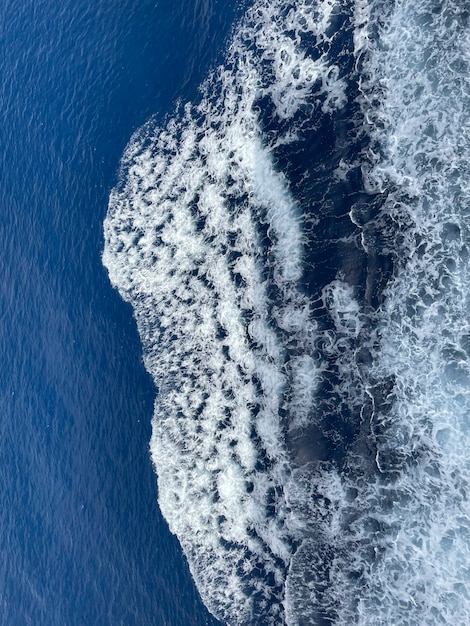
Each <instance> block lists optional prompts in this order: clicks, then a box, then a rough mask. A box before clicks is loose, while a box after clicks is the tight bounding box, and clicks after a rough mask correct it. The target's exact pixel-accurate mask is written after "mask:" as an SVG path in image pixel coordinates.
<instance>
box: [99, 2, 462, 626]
mask: <svg viewBox="0 0 470 626" xmlns="http://www.w3.org/2000/svg"><path fill="white" fill-rule="evenodd" d="M463 4H465V3H462V2H461V1H460V2H457V1H456V0H455V1H454V0H443V1H441V2H435V1H434V0H414V1H411V0H396V2H394V3H390V2H384V1H383V0H370V1H368V0H356V2H350V3H348V2H346V1H341V0H337V1H336V0H323V1H322V0H299V1H297V2H295V3H290V2H287V1H284V0H258V1H255V2H254V4H253V6H252V8H251V9H250V10H249V11H248V12H247V14H246V16H245V18H244V19H243V21H242V23H241V24H240V25H239V26H238V28H237V29H236V31H235V34H234V37H233V40H232V42H231V44H230V47H229V50H228V53H227V59H226V63H225V65H224V66H222V67H220V68H218V69H217V70H216V71H214V72H213V73H212V74H211V76H210V77H209V78H208V80H207V81H206V83H205V84H204V85H203V87H202V94H201V99H200V101H199V102H198V103H196V104H187V105H186V106H181V107H180V108H179V109H178V110H177V111H176V113H175V114H174V115H173V117H171V118H170V119H169V120H168V122H167V123H166V125H165V126H164V127H162V128H156V127H155V125H154V124H153V123H149V124H148V125H147V126H145V127H144V128H143V129H141V130H140V131H138V132H137V133H136V134H135V136H134V137H133V138H132V140H131V142H130V144H129V146H128V148H127V150H126V152H125V154H124V157H123V161H122V172H121V181H120V184H119V185H118V187H117V188H116V189H115V190H114V191H113V192H112V194H111V198H110V204H109V211H108V215H107V217H106V220H105V227H104V230H105V250H104V254H103V262H104V264H105V265H106V267H107V269H108V271H109V276H110V279H111V281H112V283H113V284H114V285H115V286H116V287H117V288H118V289H119V292H120V293H121V295H122V297H123V298H124V299H126V300H128V301H129V302H130V303H131V304H132V306H133V309H134V314H135V317H136V320H137V324H138V329H139V333H140V336H141V339H142V343H143V349H144V361H145V366H146V368H147V369H148V371H149V372H150V373H151V375H152V376H153V378H154V380H155V384H156V386H157V389H158V396H157V399H156V402H155V413H154V418H153V434H152V441H151V453H152V458H153V461H154V464H155V468H156V472H157V476H158V489H159V504H160V507H161V510H162V512H163V514H164V516H165V518H166V519H167V521H168V524H169V526H170V529H171V531H172V532H173V533H175V534H176V535H177V536H178V539H179V541H180V543H181V545H182V547H183V550H184V552H185V554H186V557H187V559H188V562H189V566H190V569H191V572H192V575H193V577H194V579H195V581H196V584H197V587H198V589H199V591H200V593H201V596H202V598H203V600H204V602H205V604H206V605H207V606H208V608H209V609H210V611H211V612H212V613H213V614H214V615H216V616H217V617H218V618H220V619H221V620H223V621H224V622H225V623H227V624H230V625H240V626H241V625H248V624H251V625H253V626H264V625H276V626H279V625H282V624H288V625H289V626H305V625H315V624H319V625H321V626H323V625H324V624H336V625H338V626H348V625H350V624H362V625H371V626H372V625H374V626H390V625H397V626H398V625H400V626H412V625H413V626H422V625H424V624H426V626H428V625H429V626H433V625H437V624H452V625H457V626H464V625H466V624H469V623H470V589H469V584H470V547H469V546H470V510H469V508H470V507H469V500H468V498H469V495H468V494H469V489H470V457H469V454H468V450H469V449H470V428H469V426H470V422H469V414H470V360H469V359H470V324H469V321H468V315H469V305H470V302H469V284H470V282H469V280H470V266H469V263H470V255H469V250H468V241H469V234H470V233H469V222H468V220H469V214H470V213H469V207H470V203H469V199H470V198H469V196H470V186H469V184H468V180H470V178H469V174H470V172H469V163H470V154H469V152H470V150H469V129H470V124H469V119H468V116H469V111H470V107H469V101H468V99H469V94H470V89H469V67H468V63H469V61H470V59H469V50H470V41H469V32H470V31H469V28H468V26H469V24H468V23H467V21H468V20H469V10H468V7H467V11H465V10H464V9H463V8H462V6H463ZM349 5H350V6H349ZM345 7H346V8H347V10H348V11H349V17H350V25H352V27H353V28H354V36H353V38H352V42H353V46H354V50H353V51H352V50H350V49H348V50H347V51H346V52H344V51H343V53H344V54H354V55H355V64H354V70H351V71H352V72H353V75H354V76H356V80H357V83H358V89H357V101H358V104H359V107H360V111H361V116H362V120H363V123H362V132H363V133H364V134H365V135H367V136H368V138H369V141H368V145H367V148H366V149H365V150H364V152H363V153H362V154H360V155H358V154H356V155H354V158H355V159H356V162H357V161H360V163H361V167H362V172H363V179H364V185H365V189H366V191H367V192H368V193H369V194H371V196H374V195H375V194H382V196H383V203H382V207H381V212H380V214H379V215H378V217H377V218H375V219H376V221H377V230H378V231H380V228H381V224H382V221H383V222H384V223H385V220H389V221H391V222H393V223H394V224H396V225H397V228H396V232H395V234H394V235H393V236H392V235H389V236H388V238H387V239H386V242H387V243H386V245H387V246H389V247H390V253H391V254H393V255H394V263H395V265H394V270H393V275H392V277H391V279H390V281H389V282H388V285H387V286H386V288H385V290H384V294H383V298H382V300H381V304H380V306H379V307H378V308H377V309H376V310H374V311H371V310H370V307H369V308H368V309H366V307H365V306H364V305H362V304H361V302H360V301H359V299H358V297H357V294H356V290H355V288H354V286H351V285H349V284H348V283H347V282H346V281H345V279H344V277H343V275H342V274H341V273H338V276H337V278H336V279H335V280H333V281H331V282H329V284H327V285H325V286H324V288H323V290H322V291H321V296H320V300H321V302H322V306H323V308H324V310H325V311H327V312H328V315H329V316H330V319H331V329H329V330H324V329H323V330H320V329H319V328H318V327H317V325H316V323H315V321H314V318H313V313H312V310H311V309H312V303H311V302H309V298H308V296H307V295H306V294H305V293H303V292H302V289H301V287H300V285H301V281H302V277H303V272H304V266H305V256H306V255H307V253H308V251H307V250H304V241H305V236H304V232H303V215H304V211H307V210H310V211H311V210H312V208H311V207H303V206H300V204H299V203H298V202H296V201H295V200H294V197H293V193H292V192H291V190H290V188H289V184H288V181H287V178H286V177H285V176H284V175H283V174H282V173H281V172H280V171H279V170H278V164H277V163H276V162H275V160H274V158H273V152H274V148H275V146H279V145H281V144H287V143H289V142H293V141H295V140H296V138H297V137H298V135H299V134H301V132H302V123H299V124H297V121H296V120H297V119H298V118H299V116H301V115H304V118H303V119H305V116H308V115H310V116H314V115H319V116H321V115H324V116H334V115H336V114H337V113H338V112H339V111H341V109H342V108H343V107H344V106H345V105H346V103H347V98H346V85H345V83H344V82H343V79H341V78H340V71H339V69H338V67H337V65H336V63H335V61H334V59H333V58H332V55H331V54H330V51H329V47H328V46H327V45H322V44H325V43H328V42H329V40H330V39H331V38H333V36H334V29H335V28H336V21H335V19H336V17H337V15H338V14H339V13H340V11H341V10H346V9H345ZM307 40H308V42H309V44H308V45H307V43H306V42H307ZM312 41H314V42H315V44H314V45H315V46H316V47H315V50H316V51H317V54H312V53H311V49H312V45H313V44H312V43H311V42H312ZM309 46H310V48H309ZM308 50H310V52H309V51H308ZM355 73H357V74H355ZM263 108H269V110H270V111H272V113H271V116H272V119H273V126H274V127H277V128H278V129H279V132H277V133H272V132H270V133H265V132H264V131H263V120H262V111H261V109H263ZM306 112H307V113H306ZM286 128H287V129H288V130H286ZM352 169H353V165H352V164H351V163H347V162H346V161H341V163H339V165H338V168H337V169H336V170H335V172H332V179H333V178H335V179H336V180H346V179H347V178H348V176H349V172H350V171H351V170H352ZM351 219H352V220H353V222H354V224H356V221H355V218H354V215H351ZM314 222H315V221H314V220H312V216H310V218H309V224H310V227H312V224H314ZM357 226H358V227H359V228H360V227H361V226H360V222H359V221H358V222H357ZM363 245H364V248H365V249H366V250H367V246H366V243H365V239H363ZM319 344H321V346H322V348H321V349H319V347H318V346H319ZM364 346H365V347H366V348H367V350H368V354H370V360H367V359H363V360H360V359H359V358H358V352H359V349H360V348H361V347H364ZM320 354H321V356H319V355H320ZM323 357H325V361H324V360H323ZM333 360H334V365H335V368H336V369H335V372H336V374H335V375H336V379H337V380H338V381H339V382H337V383H336V386H335V393H336V395H335V400H334V402H337V403H338V407H337V410H338V412H339V411H340V410H341V409H340V406H343V404H344V405H347V406H348V407H349V408H350V412H351V413H352V414H353V416H355V418H356V419H357V422H358V423H360V424H361V428H360V429H358V432H359V435H358V439H360V438H361V437H362V439H363V440H364V441H366V443H365V444H364V442H363V444H364V445H362V444H361V445H357V446H355V445H351V446H350V449H349V450H348V451H346V453H345V455H344V460H343V461H342V463H341V464H339V463H338V464H337V465H335V464H334V463H333V462H332V461H321V460H313V461H311V462H310V463H308V464H305V465H304V466H302V467H298V466H296V465H295V463H294V462H293V461H292V459H291V457H290V454H289V449H288V445H287V441H288V439H289V437H290V436H293V435H292V433H294V434H295V436H297V434H298V433H299V432H300V433H302V432H303V430H304V429H305V431H306V432H307V431H308V432H312V431H309V430H308V429H309V427H311V426H312V424H316V420H319V419H320V418H319V417H318V416H317V415H316V411H317V406H316V405H317V396H318V394H319V391H318V390H319V389H320V388H321V385H322V383H323V382H324V381H325V380H326V379H327V377H328V375H329V374H331V372H330V373H328V372H327V369H328V365H326V364H325V363H326V361H328V362H329V363H331V362H332V361H333ZM328 380H330V381H331V380H332V378H331V377H330V379H328ZM339 403H341V404H339ZM339 418H340V416H338V421H339ZM361 446H362V447H361ZM366 447H367V450H368V451H369V452H371V453H372V456H371V458H370V459H366V458H365V457H366V456H367V455H366V453H365V450H366ZM319 458H320V457H319Z"/></svg>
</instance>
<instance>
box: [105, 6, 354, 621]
mask: <svg viewBox="0 0 470 626" xmlns="http://www.w3.org/2000/svg"><path fill="white" fill-rule="evenodd" d="M333 6H334V3H332V2H324V3H323V4H319V5H318V6H315V7H313V6H312V5H311V3H308V2H306V3H301V4H299V6H298V7H296V8H295V9H294V8H293V7H290V6H289V5H288V4H287V3H284V2H274V3H273V2H270V3H267V2H258V3H256V4H255V6H254V7H253V8H252V9H251V10H250V11H249V12H248V14H247V16H246V17H245V19H244V21H243V23H242V25H241V26H240V28H239V30H238V32H237V35H236V37H235V39H234V40H233V42H232V45H231V48H230V53H229V57H228V59H227V64H226V66H225V67H221V68H219V69H218V70H217V71H215V72H214V74H213V76H212V77H211V78H210V79H209V80H208V81H207V83H206V84H205V85H204V88H203V95H202V98H201V101H200V102H199V103H198V104H197V105H189V104H188V105H187V106H185V107H184V108H183V110H182V111H181V112H180V113H179V114H177V115H176V116H175V117H173V118H172V119H171V120H170V121H169V122H168V124H167V125H166V127H165V128H162V129H155V128H153V127H151V126H148V127H146V128H144V129H143V130H142V131H140V132H138V133H137V134H136V136H135V137H134V138H133V139H132V141H131V143H130V145H129V147H128V149H127V151H126V154H125V156H124V159H123V165H122V168H123V178H122V184H121V185H120V186H119V187H118V188H117V189H116V190H115V191H114V192H113V193H112V195H111V200H110V207H109V212H108V216H107V219H106V222H105V238H106V247H105V252H104V255H103V261H104V263H105V265H106V266H107V268H108V270H109V274H110V278H111V280H112V282H113V284H114V285H116V286H117V287H118V289H119V290H120V292H121V294H122V295H123V297H124V298H126V299H128V300H129V301H130V302H131V303H132V305H133V307H134V311H135V316H136V319H137V323H138V326H139V331H140V334H141V336H142V341H143V344H144V356H145V364H146V367H147V368H148V370H149V371H150V372H151V374H152V375H153V377H154V379H155V382H156V384H157V387H158V390H159V394H158V398H157V401H156V404H155V417H154V421H153V436H152V442H151V450H152V457H153V460H154V463H155V466H156V470H157V475H158V484H159V503H160V507H161V509H162V511H163V514H164V515H165V517H166V519H167V520H168V523H169V525H170V528H171V530H172V531H173V532H174V533H175V534H176V535H177V536H178V538H179V539H180V542H181V544H182V546H183V549H184V551H185V553H186V555H187V557H188V560H189V564H190V567H191V571H192V573H193V575H194V578H195V580H196V583H197V585H198V588H199V590H200V592H201V595H202V597H203V599H204V601H205V602H206V604H207V606H208V607H209V608H210V609H211V610H212V611H213V612H214V614H216V615H217V616H219V617H220V618H222V619H223V620H225V621H227V622H228V623H233V624H241V623H253V621H255V622H257V623H266V624H268V623H269V624H271V623H272V624H279V623H282V621H283V620H284V618H283V599H284V580H285V575H286V571H287V568H288V565H289V561H290V557H291V554H292V552H293V550H294V544H293V533H292V531H291V530H290V529H289V524H288V523H287V522H286V520H287V513H288V511H287V507H286V503H285V496H284V484H285V482H286V479H287V477H288V475H289V473H290V465H289V459H288V454H287V451H286V445H285V427H286V425H285V423H284V418H283V414H285V412H286V411H289V408H290V410H291V411H296V412H297V413H298V415H297V420H298V422H299V424H301V423H302V422H303V421H305V419H306V418H305V417H302V413H303V412H305V411H308V406H311V405H312V402H313V391H314V380H315V371H316V365H315V361H314V359H313V356H312V354H311V352H312V350H313V344H314V336H315V324H314V322H313V321H312V319H311V315H310V312H309V303H308V301H307V299H306V298H305V296H303V295H302V294H301V292H300V291H299V289H298V282H299V280H300V279H301V277H302V273H303V269H302V255H303V252H302V245H303V244H302V242H303V236H302V231H301V227H300V221H301V211H300V208H299V207H298V206H297V204H296V202H295V201H294V200H293V198H292V196H291V194H290V192H289V187H288V184H287V182H286V180H285V179H284V177H283V176H282V174H280V173H279V172H278V171H276V169H275V167H274V164H273V159H272V156H271V150H272V147H271V146H270V144H269V142H266V140H265V137H264V136H263V133H262V130H261V127H260V121H259V119H258V113H257V110H258V106H257V103H258V102H259V101H260V100H262V99H263V98H268V99H269V100H270V101H271V102H272V104H273V106H274V109H273V112H274V115H276V116H277V117H278V118H279V120H286V119H289V118H292V117H293V116H295V115H296V114H297V113H298V111H299V110H300V109H301V108H302V107H305V106H307V105H309V106H312V104H313V106H318V107H321V108H322V109H323V110H332V109H334V107H336V106H339V105H341V103H342V102H343V101H344V94H343V90H342V84H341V81H340V80H339V79H338V76H337V72H335V68H334V67H333V66H332V65H331V63H327V62H326V57H325V55H323V56H320V57H319V58H318V59H317V60H314V59H312V58H311V57H310V55H309V54H308V48H307V43H306V38H310V39H311V38H312V37H322V38H324V33H325V31H326V30H327V26H328V24H329V20H330V18H331V13H332V8H333ZM308 45H310V46H311V45H312V43H311V42H310V43H309V44H308ZM316 99H318V100H319V102H318V103H316V102H315V100H316ZM279 139H280V138H279V137H276V138H275V141H276V142H278V141H279ZM283 141H289V138H288V137H287V136H286V137H284V139H283ZM310 377H312V380H309V382H308V384H309V389H310V391H309V392H308V393H307V394H306V393H305V390H304V384H303V381H305V380H306V379H307V378H310ZM287 386H288V387H289V389H293V390H294V391H293V392H292V393H291V392H290V391H289V392H288V389H287ZM307 396H308V398H307ZM307 405H308V406H307Z"/></svg>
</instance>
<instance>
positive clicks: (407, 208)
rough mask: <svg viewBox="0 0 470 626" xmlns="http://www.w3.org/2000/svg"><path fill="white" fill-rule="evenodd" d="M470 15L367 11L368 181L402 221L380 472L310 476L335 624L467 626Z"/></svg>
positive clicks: (376, 425)
mask: <svg viewBox="0 0 470 626" xmlns="http://www.w3.org/2000/svg"><path fill="white" fill-rule="evenodd" d="M464 5H466V8H465V7H464ZM469 8H470V7H469V5H468V4H467V3H462V2H460V1H458V2H454V1H452V0H448V1H444V2H432V1H430V0H413V1H408V0H398V1H397V2H394V3H388V2H387V3H384V2H380V1H378V2H363V1H362V0H361V1H360V2H358V3H357V5H356V13H355V17H356V33H355V46H356V55H357V58H358V65H359V66H360V71H361V74H362V84H361V89H362V95H361V107H362V111H363V114H364V120H365V123H366V129H367V132H368V133H369V134H370V137H371V147H370V148H369V150H368V152H367V154H365V155H364V160H363V172H364V177H365V183H366V185H367V189H368V190H369V191H370V193H381V194H384V195H385V194H386V200H385V201H384V204H383V207H382V218H383V219H384V220H385V218H387V219H388V220H390V219H391V220H392V221H394V222H395V223H396V224H397V225H398V228H397V235H396V237H395V239H394V240H393V241H390V242H389V244H388V245H389V246H390V248H391V249H392V251H393V252H394V253H395V257H396V258H395V270H394V274H393V278H392V280H391V281H390V282H389V284H388V286H387V288H386V289H385V292H384V303H383V304H382V305H381V307H380V308H379V310H378V311H377V312H376V313H375V314H374V319H375V324H376V326H375V331H374V332H375V347H374V349H373V360H372V365H371V366H370V368H368V369H367V371H366V372H365V373H364V372H363V380H364V386H365V390H366V391H367V392H368V393H369V394H370V397H371V398H372V400H373V402H374V406H373V413H372V415H371V417H370V431H371V441H373V442H374V443H375V449H376V459H375V460H376V465H377V470H378V472H377V477H376V478H375V479H374V480H372V479H371V478H370V476H365V475H364V474H363V473H361V470H360V467H361V463H360V462H359V461H356V460H355V459H354V458H353V457H352V458H351V459H350V460H349V468H350V470H349V472H348V473H344V474H343V475H341V476H338V474H337V473H336V472H335V471H334V470H330V471H328V470H326V471H324V472H323V474H321V475H320V476H319V478H318V481H317V483H316V485H315V490H316V493H317V495H318V493H321V494H323V495H324V498H325V499H326V501H327V502H328V507H325V509H324V515H323V519H325V520H327V521H326V522H325V524H323V523H322V524H321V527H322V529H323V532H324V533H325V534H324V537H325V539H324V541H325V544H327V545H328V546H329V548H330V552H329V553H328V551H326V554H327V557H328V554H329V555H330V560H329V561H328V566H327V569H328V577H329V579H330V580H332V581H334V582H333V584H330V585H327V586H324V587H323V588H322V594H321V600H320V601H319V603H318V606H319V609H318V615H320V614H322V615H325V614H327V615H330V616H331V615H333V616H334V619H333V620H332V621H333V623H337V624H368V625H369V624H374V625H383V626H386V625H390V624H399V625H400V626H405V625H406V626H411V625H413V626H421V625H423V624H426V625H434V624H456V625H459V626H464V625H466V624H469V623H470V502H469V496H470V492H469V488H470V455H469V449H470V343H469V337H470V335H469V329H470V326H469V312H470V309H469V307H470V298H469V296H470V265H469V261H470V257H469V249H468V244H469V241H470V239H469V237H470V232H469V225H470V224H469V216H470V186H469V183H468V181H469V180H470V143H469V138H470V137H469V131H470V119H469V116H470V102H469V96H470V73H469V69H470V68H469V61H470V58H469V50H470V37H469V35H470V30H469V23H468V20H469V11H468V9H469ZM380 220H381V216H379V217H378V218H377V222H378V225H379V226H380ZM330 297H332V296H330ZM343 308H344V305H343ZM348 310H349V311H351V307H348ZM359 319H360V318H359V317H358V324H359ZM346 321H347V318H346ZM347 323H350V322H347ZM384 389H388V391H387V392H386V394H385V395H386V397H385V399H384V397H383V396H384V393H383V390H384ZM380 390H382V400H381V401H380V402H378V401H377V400H376V398H377V397H378V393H379V391H380ZM310 486H311V488H312V489H313V486H314V482H313V481H310ZM320 511H321V509H320V507H319V506H317V505H315V506H314V507H313V508H312V510H311V511H310V512H309V514H310V515H314V514H316V516H317V518H318V517H320ZM313 545H314V544H313ZM324 555H325V553H324ZM296 561H299V562H300V563H301V564H302V568H303V569H301V568H298V569H297V570H296V571H302V572H303V576H299V575H297V576H296V577H291V579H290V580H289V581H288V587H289V588H290V589H291V595H292V598H293V601H292V606H293V607H294V609H295V610H293V612H292V613H291V614H290V615H289V617H290V618H291V622H292V623H295V624H303V623H310V622H308V621H302V619H303V618H302V617H299V616H300V615H302V613H303V615H304V618H305V619H307V618H308V616H311V615H312V613H311V611H310V608H308V609H307V610H304V611H303V609H302V606H301V602H300V601H298V597H299V589H300V588H303V594H304V595H303V597H306V596H307V595H308V594H309V593H310V595H311V597H314V593H315V591H316V590H318V588H319V582H318V581H319V575H318V572H319V570H320V566H319V564H318V561H319V558H318V554H312V544H311V543H309V542H308V541H306V542H305V543H304V546H303V547H302V549H300V550H298V552H297V554H296V555H295V557H294V559H293V562H292V563H293V564H294V563H295V562H296ZM291 567H293V565H291ZM306 572H309V573H310V577H309V575H308V574H306ZM305 616H307V617H305Z"/></svg>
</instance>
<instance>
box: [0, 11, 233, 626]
mask: <svg viewBox="0 0 470 626" xmlns="http://www.w3.org/2000/svg"><path fill="white" fill-rule="evenodd" d="M235 11H236V7H235V5H234V4H233V5H231V3H230V2H225V3H224V6H223V7H215V6H213V5H212V3H207V2H193V1H192V0H191V2H189V1H182V2H175V0H172V1H171V2H169V1H168V2H167V1H162V2H158V3H156V2H154V1H152V2H150V1H146V0H139V2H134V1H127V0H109V1H108V0H100V1H99V2H95V1H92V0H73V2H71V1H68V0H65V1H63V2H56V1H53V0H34V2H31V1H25V0H3V1H2V3H1V6H0V39H1V46H0V59H1V61H0V67H1V72H2V80H1V83H0V94H1V95H0V103H1V105H0V116H1V123H0V138H1V139H0V145H1V152H0V160H1V166H0V180H1V185H0V188H1V202H0V218H1V219H0V241H1V244H0V267H1V273H2V278H1V282H0V315H1V326H0V329H1V355H2V358H1V363H0V377H1V381H2V385H1V387H2V393H1V396H0V398H1V400H0V402H1V413H0V425H1V426H0V432H1V437H0V482H1V488H0V498H1V503H0V546H1V558H0V623H1V624H2V625H5V626H25V625H28V624H29V625H31V626H92V625H96V626H98V625H99V626H102V625H103V626H104V625H109V626H116V625H118V624H121V625H126V626H128V625H136V626H143V625H152V626H154V625H155V624H158V625H159V626H160V625H167V626H187V625H188V624H196V625H215V624H217V623H218V622H217V620H216V619H215V618H212V617H211V615H210V614H209V612H208V611H207V609H206V608H205V607H204V605H203V604H202V602H201V600H200V598H199V594H198V593H197V590H196V588H195V584H194V582H193V580H192V578H191V576H190V573H189V570H188V566H187V563H186V561H185V559H184V556H183V554H182V551H181V548H180V546H179V544H178V542H177V540H176V538H174V537H173V536H172V535H171V533H170V531H169V530H168V526H167V524H166V522H165V521H164V520H163V518H162V516H161V514H160V511H159V508H158V506H157V487H156V480H155V475H154V472H153V469H152V465H151V460H150V456H149V440H150V436H151V425H150V417H151V414H152V410H153V401H154V395H155V391H154V386H153V383H152V381H151V378H150V377H149V376H148V374H147V373H146V372H145V369H144V367H143V364H142V358H141V347H140V342H139V338H138V336H137V331H136V329H135V323H134V322H133V319H132V311H131V309H130V307H128V306H125V305H124V304H123V303H122V300H121V299H120V298H119V295H118V294H117V292H116V291H115V290H114V289H113V288H112V286H111V285H110V283H109V279H108V276H107V273H106V270H105V269H104V267H103V265H102V262H101V255H102V251H103V246H104V238H103V220H104V218H105V214H106V211H107V205H108V198H109V193H110V190H111V189H112V187H113V186H114V185H115V184H116V180H117V171H118V164H119V160H120V157H121V154H122V152H123V150H124V148H125V145H126V143H127V142H128V140H129V137H130V135H131V134H132V133H133V132H134V131H135V129H136V128H138V127H139V126H140V125H142V124H143V123H144V122H145V121H146V120H147V119H148V118H149V117H150V116H151V115H153V114H154V113H156V112H158V111H161V113H162V115H164V113H165V111H167V110H170V109H171V107H173V106H174V102H175V101H176V100H177V99H178V98H184V99H188V98H193V97H195V96H196V94H197V87H198V84H199V83H200V81H201V80H203V77H204V75H205V73H206V72H207V71H208V70H209V68H210V66H211V64H212V63H214V62H215V60H216V58H217V55H218V54H220V53H221V52H220V51H222V50H223V46H224V41H225V39H226V37H227V36H228V33H229V31H230V29H231V26H232V21H233V19H234V13H235Z"/></svg>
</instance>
